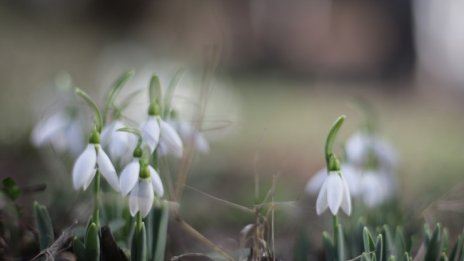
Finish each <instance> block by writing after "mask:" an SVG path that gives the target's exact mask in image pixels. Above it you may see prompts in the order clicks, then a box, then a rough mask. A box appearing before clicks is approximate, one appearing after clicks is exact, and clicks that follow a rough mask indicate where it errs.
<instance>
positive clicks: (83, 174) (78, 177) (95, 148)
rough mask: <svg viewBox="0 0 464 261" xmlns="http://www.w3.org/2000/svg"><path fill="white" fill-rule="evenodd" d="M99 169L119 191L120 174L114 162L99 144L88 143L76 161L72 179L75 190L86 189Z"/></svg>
mask: <svg viewBox="0 0 464 261" xmlns="http://www.w3.org/2000/svg"><path fill="white" fill-rule="evenodd" d="M97 170H98V171H99V172H100V173H101V175H102V176H103V177H104V178H105V179H106V181H107V182H108V183H109V184H110V185H111V187H112V188H113V189H114V190H116V191H119V183H118V176H117V175H116V170H115V169H114V166H113V163H111V160H110V159H109V157H108V155H106V153H105V151H104V150H103V149H102V148H101V147H100V145H99V144H88V145H87V147H86V148H85V149H84V151H83V152H82V153H81V155H80V156H79V157H78V158H77V160H76V162H75V163H74V167H73V170H72V180H73V186H74V189H75V190H78V189H80V188H82V189H84V190H86V189H87V188H88V187H89V185H90V183H91V182H92V180H93V177H94V176H95V174H96V172H97Z"/></svg>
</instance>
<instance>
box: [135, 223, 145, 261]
mask: <svg viewBox="0 0 464 261" xmlns="http://www.w3.org/2000/svg"><path fill="white" fill-rule="evenodd" d="M146 260H147V233H146V231H145V224H144V223H143V222H142V223H141V225H140V226H138V225H136V226H135V229H134V235H133V236H132V245H131V261H146Z"/></svg>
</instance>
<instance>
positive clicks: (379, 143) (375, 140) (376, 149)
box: [345, 132, 397, 169]
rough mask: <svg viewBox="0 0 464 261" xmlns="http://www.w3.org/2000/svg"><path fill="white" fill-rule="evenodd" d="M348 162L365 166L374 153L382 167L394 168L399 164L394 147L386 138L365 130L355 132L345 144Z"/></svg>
mask: <svg viewBox="0 0 464 261" xmlns="http://www.w3.org/2000/svg"><path fill="white" fill-rule="evenodd" d="M345 150H346V156H347V159H348V162H350V163H352V164H355V165H357V166H365V164H366V163H367V161H368V160H369V157H370V156H371V155H372V156H374V159H375V160H376V161H377V163H378V164H379V166H378V167H380V168H388V169H392V168H394V167H395V166H396V165H397V156H396V152H395V150H394V149H393V147H392V146H391V145H390V144H389V143H388V142H386V141H385V140H383V139H381V138H379V137H376V136H375V135H372V134H368V133H365V132H358V133H355V134H354V135H353V136H351V138H349V139H348V141H347V142H346V146H345Z"/></svg>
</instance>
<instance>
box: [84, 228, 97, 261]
mask: <svg viewBox="0 0 464 261" xmlns="http://www.w3.org/2000/svg"><path fill="white" fill-rule="evenodd" d="M85 249H86V251H85V252H86V254H85V256H86V260H87V261H92V260H93V261H99V260H100V238H99V236H98V227H97V225H96V224H95V223H91V224H90V226H89V227H88V228H87V234H86V235H85Z"/></svg>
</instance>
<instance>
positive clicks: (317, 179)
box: [305, 164, 362, 197]
mask: <svg viewBox="0 0 464 261" xmlns="http://www.w3.org/2000/svg"><path fill="white" fill-rule="evenodd" d="M341 169H342V170H343V178H344V180H345V181H346V184H347V185H348V188H349V190H350V195H351V196H353V197H357V196H358V195H359V194H360V192H361V186H360V182H361V178H362V176H361V172H362V171H361V170H360V169H359V168H357V167H355V166H352V165H350V164H342V166H341ZM326 177H327V168H323V169H321V170H319V171H318V172H316V174H314V175H313V176H312V177H311V179H310V180H309V181H308V183H306V187H305V191H306V193H310V194H316V193H317V192H318V191H319V190H320V189H321V187H322V185H323V184H324V181H325V179H326Z"/></svg>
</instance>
